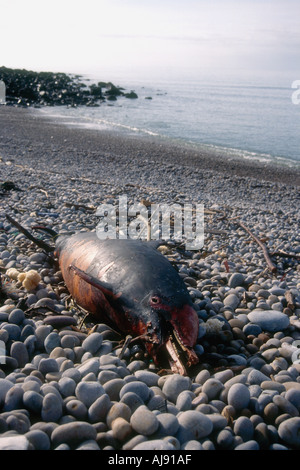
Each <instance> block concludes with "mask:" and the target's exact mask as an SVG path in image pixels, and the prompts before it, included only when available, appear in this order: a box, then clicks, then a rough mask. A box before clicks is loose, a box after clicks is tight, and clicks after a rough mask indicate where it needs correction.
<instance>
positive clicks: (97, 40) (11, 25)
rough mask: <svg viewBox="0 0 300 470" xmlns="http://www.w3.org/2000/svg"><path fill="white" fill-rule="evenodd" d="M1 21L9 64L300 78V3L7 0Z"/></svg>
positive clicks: (0, 8) (2, 51) (4, 61)
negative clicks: (259, 73) (286, 74)
mask: <svg viewBox="0 0 300 470" xmlns="http://www.w3.org/2000/svg"><path fill="white" fill-rule="evenodd" d="M0 18H1V23H0V65H5V66H7V67H20V68H31V69H33V70H52V71H65V72H74V73H97V72H98V71H100V72H101V69H102V68H105V69H109V68H111V69H115V68H118V69H122V68H124V69H125V68H126V67H127V68H128V66H131V67H132V68H133V69H136V70H138V69H139V68H141V67H146V66H147V67H151V68H155V69H157V70H159V68H160V67H164V68H168V67H169V68H170V69H172V68H173V67H177V68H178V67H180V68H182V69H184V68H190V69H195V70H203V71H211V70H213V71H216V70H218V69H220V70H222V69H235V70H242V71H245V70H247V69H252V70H258V71H259V70H262V71H271V72H273V71H277V70H279V71H282V70H287V71H291V72H292V73H294V78H295V79H296V78H299V79H300V74H299V76H298V75H297V74H296V72H297V71H299V72H300V0H84V1H81V2H78V1H77V0H52V1H51V2H50V1H49V2H46V1H41V0H0ZM296 75H297V76H296Z"/></svg>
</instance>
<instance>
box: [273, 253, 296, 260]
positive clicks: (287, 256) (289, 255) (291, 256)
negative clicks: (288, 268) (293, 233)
mask: <svg viewBox="0 0 300 470" xmlns="http://www.w3.org/2000/svg"><path fill="white" fill-rule="evenodd" d="M271 256H280V257H282V258H291V259H296V260H297V261H300V255H295V254H294V253H286V252H285V251H274V252H273V253H271Z"/></svg>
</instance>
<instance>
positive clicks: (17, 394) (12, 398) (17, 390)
mask: <svg viewBox="0 0 300 470" xmlns="http://www.w3.org/2000/svg"><path fill="white" fill-rule="evenodd" d="M23 395H24V390H23V389H22V388H21V387H19V386H18V385H14V386H13V387H12V388H10V389H9V390H8V391H7V393H6V395H5V400H4V406H3V411H12V410H17V409H18V408H22V404H23Z"/></svg>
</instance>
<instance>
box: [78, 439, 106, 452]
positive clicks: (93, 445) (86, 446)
mask: <svg viewBox="0 0 300 470" xmlns="http://www.w3.org/2000/svg"><path fill="white" fill-rule="evenodd" d="M75 450H100V447H99V446H98V444H97V442H96V441H94V440H93V439H90V440H87V441H84V442H82V443H81V444H79V446H77V447H76V449H75Z"/></svg>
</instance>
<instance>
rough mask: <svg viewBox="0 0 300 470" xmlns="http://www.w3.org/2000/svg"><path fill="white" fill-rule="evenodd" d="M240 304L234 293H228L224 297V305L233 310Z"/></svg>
mask: <svg viewBox="0 0 300 470" xmlns="http://www.w3.org/2000/svg"><path fill="white" fill-rule="evenodd" d="M239 304H240V299H239V297H238V296H237V295H235V294H229V295H227V296H226V297H225V299H224V306H225V307H226V308H228V309H230V310H232V311H234V310H235V309H236V308H237V307H238V305H239Z"/></svg>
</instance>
